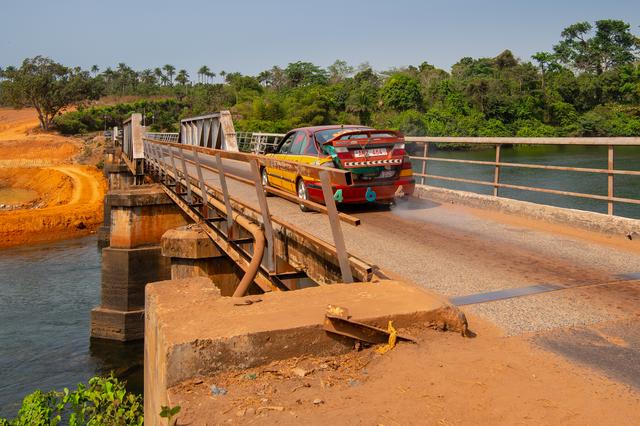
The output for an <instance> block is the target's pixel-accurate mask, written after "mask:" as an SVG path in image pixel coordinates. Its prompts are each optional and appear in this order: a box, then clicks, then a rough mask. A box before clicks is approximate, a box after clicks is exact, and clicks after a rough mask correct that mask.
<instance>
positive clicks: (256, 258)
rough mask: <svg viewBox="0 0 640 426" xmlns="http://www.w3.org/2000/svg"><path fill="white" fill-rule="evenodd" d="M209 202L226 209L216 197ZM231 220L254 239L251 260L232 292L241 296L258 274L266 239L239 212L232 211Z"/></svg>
mask: <svg viewBox="0 0 640 426" xmlns="http://www.w3.org/2000/svg"><path fill="white" fill-rule="evenodd" d="M209 202H210V203H211V204H213V206H214V207H215V208H217V209H218V210H220V211H226V207H225V205H224V203H222V202H220V201H219V200H218V199H216V198H213V197H212V198H210V199H209ZM233 221H234V222H235V223H237V224H238V225H240V226H241V227H242V228H244V229H245V230H246V231H247V232H249V233H250V234H251V236H252V237H253V241H254V244H253V257H252V258H251V262H249V266H248V267H247V269H246V270H245V272H244V276H243V277H242V279H241V280H240V283H239V284H238V287H237V288H236V290H235V291H234V292H233V297H242V296H244V295H245V293H246V292H247V289H248V288H249V286H250V285H251V283H252V282H253V280H254V279H255V278H256V275H257V274H258V269H259V268H260V263H261V262H262V256H263V254H264V249H265V246H266V239H265V237H264V232H263V231H262V228H260V226H259V225H257V224H255V223H254V222H252V221H250V220H249V219H247V218H246V217H244V216H242V215H240V214H239V213H236V212H234V213H233Z"/></svg>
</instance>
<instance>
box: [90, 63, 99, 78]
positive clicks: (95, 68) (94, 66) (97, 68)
mask: <svg viewBox="0 0 640 426" xmlns="http://www.w3.org/2000/svg"><path fill="white" fill-rule="evenodd" d="M98 71H100V67H99V66H97V65H92V66H91V74H93V76H94V77H95V76H96V75H98Z"/></svg>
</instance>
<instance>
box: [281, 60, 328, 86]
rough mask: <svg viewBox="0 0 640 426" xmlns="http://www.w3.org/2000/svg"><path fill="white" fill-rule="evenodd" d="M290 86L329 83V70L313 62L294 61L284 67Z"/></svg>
mask: <svg viewBox="0 0 640 426" xmlns="http://www.w3.org/2000/svg"><path fill="white" fill-rule="evenodd" d="M284 75H285V76H286V78H287V83H288V85H289V87H299V86H310V85H314V84H327V82H328V78H329V77H328V75H327V71H325V70H324V69H322V68H320V67H319V66H317V65H314V64H312V63H311V62H301V61H298V62H292V63H290V64H289V65H287V67H286V68H285V69H284Z"/></svg>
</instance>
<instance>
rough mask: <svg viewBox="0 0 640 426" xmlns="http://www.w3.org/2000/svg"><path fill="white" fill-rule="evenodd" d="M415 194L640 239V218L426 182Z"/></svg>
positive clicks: (419, 196) (424, 197) (422, 197)
mask: <svg viewBox="0 0 640 426" xmlns="http://www.w3.org/2000/svg"><path fill="white" fill-rule="evenodd" d="M413 195H414V196H415V197H418V198H421V199H427V200H436V201H440V202H451V203H454V204H461V205H465V206H469V207H476V208H481V209H490V210H495V211H498V212H501V213H507V214H512V215H516V216H523V217H527V218H531V219H536V220H540V221H543V222H548V223H554V224H560V225H568V226H572V227H575V228H580V229H585V230H587V231H592V232H599V233H602V234H607V235H618V236H625V237H627V236H629V235H633V236H634V237H635V238H638V239H640V220H637V219H629V218H625V217H619V216H608V215H606V214H601V213H594V212H587V211H583V210H575V209H566V208H561V207H554V206H546V205H543V204H536V203H530V202H527V201H520V200H513V199H509V198H499V197H493V196H489V195H481V194H475V193H473V192H466V191H456V190H451V189H445V188H437V187H433V186H427V185H416V189H415V192H414V193H413Z"/></svg>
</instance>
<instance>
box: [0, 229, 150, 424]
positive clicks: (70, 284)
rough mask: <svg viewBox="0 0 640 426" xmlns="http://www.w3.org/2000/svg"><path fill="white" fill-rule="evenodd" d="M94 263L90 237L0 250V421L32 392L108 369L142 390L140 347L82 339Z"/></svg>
mask: <svg viewBox="0 0 640 426" xmlns="http://www.w3.org/2000/svg"><path fill="white" fill-rule="evenodd" d="M100 259H101V256H100V251H99V250H98V249H97V248H96V239H95V237H87V238H82V239H76V240H68V241H63V242H57V243H49V244H43V245H34V246H27V247H19V248H11V249H3V250H0V417H9V418H12V417H14V416H15V415H16V413H17V410H18V408H19V406H20V404H21V401H22V398H23V397H24V396H25V395H26V394H29V393H31V392H33V391H34V390H36V389H41V390H43V391H48V390H51V389H61V388H62V387H65V386H66V387H75V386H76V385H77V384H78V383H79V382H86V381H87V380H88V379H89V378H90V377H92V376H94V375H97V374H109V372H110V371H114V372H115V373H116V375H117V376H119V377H121V378H123V379H126V380H127V381H128V387H129V389H130V390H133V391H136V392H139V393H142V362H143V360H142V358H143V355H142V353H143V352H142V350H143V349H142V344H140V343H137V344H133V345H131V344H129V345H124V344H117V343H111V342H104V341H91V340H90V338H89V323H90V320H89V312H90V311H91V308H93V307H95V306H97V305H98V304H99V303H100V274H101V272H100Z"/></svg>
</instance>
